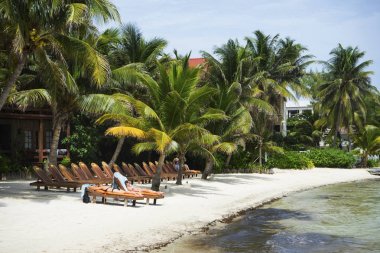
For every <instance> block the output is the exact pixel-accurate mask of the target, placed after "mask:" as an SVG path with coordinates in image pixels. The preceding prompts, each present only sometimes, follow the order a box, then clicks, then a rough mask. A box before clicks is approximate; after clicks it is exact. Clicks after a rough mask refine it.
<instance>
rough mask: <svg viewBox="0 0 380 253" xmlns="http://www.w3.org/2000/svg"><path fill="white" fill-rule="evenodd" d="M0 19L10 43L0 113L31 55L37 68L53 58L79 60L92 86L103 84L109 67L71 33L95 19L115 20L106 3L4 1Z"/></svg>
mask: <svg viewBox="0 0 380 253" xmlns="http://www.w3.org/2000/svg"><path fill="white" fill-rule="evenodd" d="M0 16H1V21H0V24H1V30H2V31H6V34H5V36H6V39H7V40H8V41H11V43H10V44H9V45H8V48H7V49H8V52H9V61H8V62H9V65H8V69H9V70H10V71H9V74H8V75H7V77H6V79H5V82H4V84H3V89H2V91H1V95H0V110H1V109H2V107H3V105H4V104H5V102H6V100H7V97H8V95H9V93H10V91H11V89H12V86H13V85H14V84H15V82H16V80H17V78H18V77H19V76H20V74H21V73H22V71H23V69H24V67H25V65H26V63H27V62H28V60H29V59H30V58H31V57H32V56H33V57H34V58H35V59H36V63H37V64H41V65H40V66H47V65H51V59H54V58H56V59H59V60H60V61H61V62H62V63H64V62H65V60H67V59H77V60H80V61H81V62H82V64H83V67H84V69H85V71H86V73H87V74H88V76H91V81H92V82H93V83H94V84H96V85H101V84H103V83H105V82H106V80H107V78H108V75H109V66H108V64H107V62H106V61H105V60H104V57H103V56H102V55H100V54H99V53H98V52H97V51H95V50H93V49H92V48H91V47H90V46H89V45H88V44H87V43H85V42H83V41H82V40H80V39H77V38H75V37H73V36H71V34H72V33H73V32H75V31H79V30H80V29H86V28H87V27H90V26H91V22H92V20H93V19H94V18H98V19H99V20H100V19H102V20H103V21H108V20H118V19H119V13H118V12H117V10H116V7H115V6H114V5H113V4H112V3H110V2H109V1H108V0H97V1H94V0H85V1H75V0H72V1H69V0H67V1H47V0H15V1H10V0H3V1H0ZM50 68H54V67H52V66H50ZM62 77H64V75H62Z"/></svg>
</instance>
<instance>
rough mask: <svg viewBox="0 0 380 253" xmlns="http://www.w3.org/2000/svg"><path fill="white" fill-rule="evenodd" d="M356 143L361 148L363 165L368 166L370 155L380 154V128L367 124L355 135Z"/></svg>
mask: <svg viewBox="0 0 380 253" xmlns="http://www.w3.org/2000/svg"><path fill="white" fill-rule="evenodd" d="M353 140H354V144H355V145H356V146H357V147H358V148H360V149H361V156H362V165H363V167H367V165H368V156H369V155H379V154H380V128H378V127H376V126H373V125H366V126H365V127H364V128H363V129H361V130H360V131H359V132H358V133H357V134H355V135H354V138H353Z"/></svg>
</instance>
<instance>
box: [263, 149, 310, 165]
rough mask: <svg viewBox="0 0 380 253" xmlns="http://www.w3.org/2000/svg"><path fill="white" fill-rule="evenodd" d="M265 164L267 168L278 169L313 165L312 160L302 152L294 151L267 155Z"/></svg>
mask: <svg viewBox="0 0 380 253" xmlns="http://www.w3.org/2000/svg"><path fill="white" fill-rule="evenodd" d="M267 165H268V166H269V168H280V169H309V168H313V167H314V164H313V162H312V161H311V160H310V159H309V158H308V157H307V156H306V155H305V154H304V153H299V152H294V151H286V152H284V154H276V155H272V156H271V157H269V159H268V163H267Z"/></svg>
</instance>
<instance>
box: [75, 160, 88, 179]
mask: <svg viewBox="0 0 380 253" xmlns="http://www.w3.org/2000/svg"><path fill="white" fill-rule="evenodd" d="M71 169H72V170H73V172H74V174H75V176H76V177H77V178H79V180H88V179H90V178H88V177H87V175H86V174H85V173H84V172H83V170H82V169H81V168H79V166H78V165H76V164H75V163H71Z"/></svg>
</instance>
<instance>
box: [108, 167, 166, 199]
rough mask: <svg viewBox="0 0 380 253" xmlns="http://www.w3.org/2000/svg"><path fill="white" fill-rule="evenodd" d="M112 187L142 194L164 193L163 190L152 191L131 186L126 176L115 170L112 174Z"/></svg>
mask: <svg viewBox="0 0 380 253" xmlns="http://www.w3.org/2000/svg"><path fill="white" fill-rule="evenodd" d="M113 178H114V179H113V181H114V182H113V187H115V188H120V189H121V190H124V191H131V192H137V193H142V194H144V193H145V194H147V193H152V194H160V195H163V194H164V193H163V192H156V191H152V190H149V189H142V188H137V187H133V186H132V185H131V182H129V181H128V178H127V177H125V176H123V175H122V174H121V173H119V172H115V173H114V174H113ZM115 179H116V180H118V182H119V183H117V182H116V180H115Z"/></svg>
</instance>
